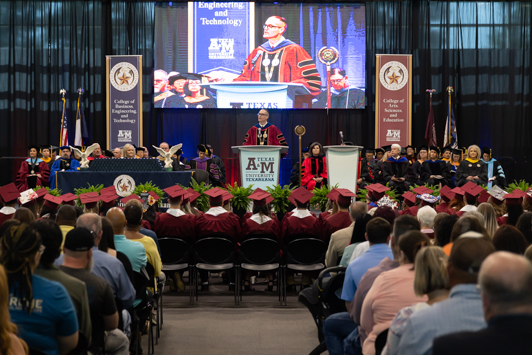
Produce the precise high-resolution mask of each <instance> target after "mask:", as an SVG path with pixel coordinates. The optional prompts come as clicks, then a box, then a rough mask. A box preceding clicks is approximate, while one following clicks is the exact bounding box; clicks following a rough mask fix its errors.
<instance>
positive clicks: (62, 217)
mask: <svg viewBox="0 0 532 355" xmlns="http://www.w3.org/2000/svg"><path fill="white" fill-rule="evenodd" d="M77 219H78V214H77V212H76V209H75V208H74V206H70V205H63V206H61V207H60V208H59V210H58V211H57V215H56V216H55V223H57V225H58V226H59V228H60V229H61V233H63V241H62V242H61V252H63V251H62V250H63V243H64V242H65V237H66V235H67V233H68V232H70V231H71V230H72V229H74V226H75V225H76V220H77Z"/></svg>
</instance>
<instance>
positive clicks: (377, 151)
mask: <svg viewBox="0 0 532 355" xmlns="http://www.w3.org/2000/svg"><path fill="white" fill-rule="evenodd" d="M378 153H382V154H384V149H382V148H375V154H378Z"/></svg>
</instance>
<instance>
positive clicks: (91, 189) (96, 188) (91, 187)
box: [74, 183, 103, 207]
mask: <svg viewBox="0 0 532 355" xmlns="http://www.w3.org/2000/svg"><path fill="white" fill-rule="evenodd" d="M87 185H89V186H88V187H80V188H79V189H74V193H75V194H76V195H78V196H79V195H81V194H84V193H87V192H94V191H96V192H98V193H100V190H101V189H103V184H100V185H91V184H89V183H87ZM76 206H78V207H82V206H83V205H82V203H81V200H80V199H79V198H78V199H77V200H76Z"/></svg>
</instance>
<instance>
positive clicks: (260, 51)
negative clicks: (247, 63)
mask: <svg viewBox="0 0 532 355" xmlns="http://www.w3.org/2000/svg"><path fill="white" fill-rule="evenodd" d="M262 53H264V51H262V50H259V51H258V52H257V54H255V57H254V58H253V59H252V60H251V64H252V65H253V66H252V67H251V70H250V72H249V81H251V77H252V76H253V70H254V69H255V65H256V63H257V59H259V57H260V56H261V55H262ZM259 71H260V70H259ZM259 78H260V74H259ZM259 80H260V79H259Z"/></svg>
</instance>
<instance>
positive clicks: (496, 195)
mask: <svg viewBox="0 0 532 355" xmlns="http://www.w3.org/2000/svg"><path fill="white" fill-rule="evenodd" d="M488 194H490V195H491V197H492V198H491V201H492V202H493V203H495V204H496V205H500V204H502V203H503V202H504V196H505V195H508V192H506V191H504V190H503V189H501V188H500V187H499V186H497V185H495V186H493V187H492V188H491V189H489V190H488Z"/></svg>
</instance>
